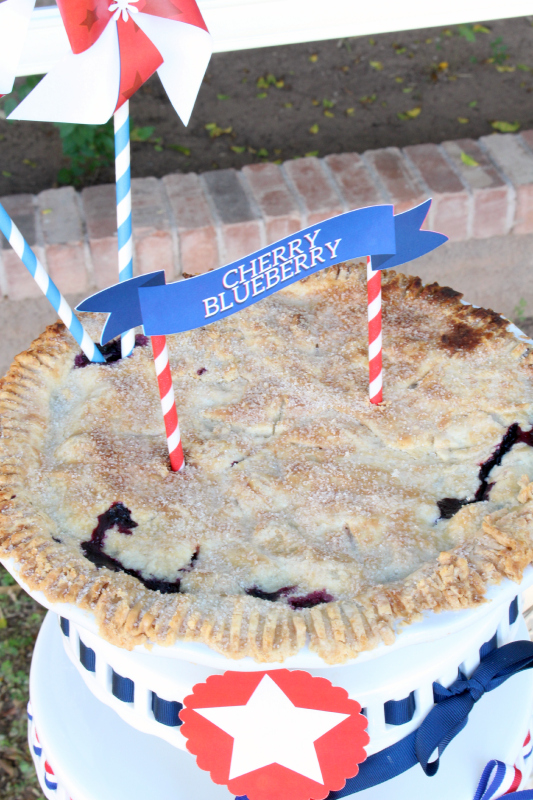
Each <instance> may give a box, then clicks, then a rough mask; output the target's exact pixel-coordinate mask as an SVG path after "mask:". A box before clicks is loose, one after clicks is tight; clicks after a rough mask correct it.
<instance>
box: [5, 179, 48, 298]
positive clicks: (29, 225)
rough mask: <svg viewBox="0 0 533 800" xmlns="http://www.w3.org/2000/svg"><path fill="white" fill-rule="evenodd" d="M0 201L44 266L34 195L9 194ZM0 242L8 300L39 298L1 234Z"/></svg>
mask: <svg viewBox="0 0 533 800" xmlns="http://www.w3.org/2000/svg"><path fill="white" fill-rule="evenodd" d="M0 202H1V203H2V205H3V206H4V208H5V210H6V211H7V213H8V214H9V216H10V217H11V219H12V220H13V222H14V223H15V225H16V226H17V227H18V228H19V230H20V232H21V233H22V235H23V236H24V238H25V239H26V241H27V242H28V244H29V245H30V247H31V248H32V249H33V251H34V253H35V255H36V256H37V258H38V259H39V260H40V261H41V262H42V263H43V266H44V265H45V256H44V249H43V247H42V246H41V244H40V243H38V240H37V226H36V210H35V202H34V197H33V195H31V194H16V195H9V196H8V197H2V198H1V201H0ZM0 243H1V247H2V261H3V265H4V279H5V287H4V290H5V292H6V294H7V296H8V297H9V299H10V300H24V299H26V298H27V297H41V296H42V292H41V290H40V289H39V287H38V286H37V284H36V283H35V281H34V280H33V278H32V276H31V275H30V273H29V272H28V270H27V269H26V267H25V266H24V265H23V264H22V262H21V260H20V258H19V257H18V256H17V254H16V253H15V251H14V250H13V248H12V247H11V246H10V244H9V243H8V241H7V239H5V238H4V236H2V234H0Z"/></svg>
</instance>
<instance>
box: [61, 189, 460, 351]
mask: <svg viewBox="0 0 533 800" xmlns="http://www.w3.org/2000/svg"><path fill="white" fill-rule="evenodd" d="M430 203H431V201H430V200H427V201H426V202H424V203H422V204H421V205H419V206H416V208H411V209H410V210H409V211H406V212H404V213H403V214H398V215H396V216H394V213H393V207H392V206H391V205H381V206H371V207H369V208H358V209H355V210H354V211H348V212H347V213H346V214H340V215H339V216H337V217H333V218H331V219H327V220H324V221H323V222H319V223H318V224H317V225H312V226H311V227H309V228H305V229H303V230H301V231H298V232H297V233H293V234H291V235H290V236H287V237H285V238H284V239H281V240H280V241H279V242H276V243H274V244H271V245H269V246H268V247H263V248H262V249H261V250H257V252H255V253H251V254H250V255H248V256H245V257H244V258H241V259H239V260H238V261H234V262H233V263H232V264H227V265H226V266H224V267H220V268H219V269H215V270H213V271H212V272H207V273H205V274H204V275H197V276H196V277H194V278H190V279H189V280H186V281H177V282H176V283H170V284H168V285H166V284H165V273H164V272H162V271H159V272H153V273H151V274H150V275H138V276H137V277H136V278H131V279H130V280H128V281H123V282H122V283H119V284H116V285H115V286H110V287H109V288H108V289H104V290H103V291H101V292H97V294H94V295H92V297H89V298H87V299H86V300H84V301H83V302H82V303H80V304H79V306H78V307H77V308H78V310H79V311H107V312H109V314H110V316H109V318H108V320H107V322H106V324H105V326H104V329H103V331H102V337H101V343H102V344H105V343H106V342H108V341H109V340H110V339H113V338H114V337H115V336H118V335H119V334H121V333H123V332H124V331H127V330H130V329H131V328H134V327H136V326H137V325H143V326H144V330H145V333H146V335H147V336H158V335H167V334H170V333H181V332H182V331H187V330H193V329H194V328H199V327H202V326H203V325H209V324H210V323H211V322H217V321H218V320H220V319H224V318H225V317H227V316H230V315H231V314H235V313H236V312H237V311H240V310H242V309H243V308H246V307H247V306H250V305H252V304H253V303H257V302H259V300H262V299H263V298H265V297H268V296H269V295H271V294H274V292H278V291H279V290H280V289H283V288H284V287H285V286H289V285H290V284H292V283H295V282H296V281H299V280H301V279H302V278H305V277H306V276H308V275H312V274H313V273H315V272H319V271H320V270H322V269H326V268H327V267H331V266H334V265H335V264H340V263H342V262H343V261H348V260H350V259H354V258H362V257H365V256H372V268H373V269H374V270H381V269H388V268H389V267H396V266H399V265H400V264H405V263H406V262H407V261H412V260H413V259H415V258H418V257H419V256H422V255H424V254H425V253H429V252H431V250H434V249H435V248H436V247H439V245H441V244H443V243H444V242H445V241H447V237H446V236H444V235H443V234H441V233H435V232H434V231H423V230H420V228H421V226H422V224H423V222H424V219H425V217H426V215H427V213H428V211H429V206H430Z"/></svg>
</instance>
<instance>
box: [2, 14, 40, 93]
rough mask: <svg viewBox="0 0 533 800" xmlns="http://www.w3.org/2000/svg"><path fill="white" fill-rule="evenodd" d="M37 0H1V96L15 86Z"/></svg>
mask: <svg viewBox="0 0 533 800" xmlns="http://www.w3.org/2000/svg"><path fill="white" fill-rule="evenodd" d="M34 5H35V0H4V2H2V0H0V97H2V96H3V95H4V94H9V92H10V91H11V90H12V88H13V83H14V81H15V75H16V72H17V67H18V65H19V62H20V57H21V55H22V49H23V47H24V42H25V41H26V35H27V33H28V25H29V24H30V17H31V15H32V11H33V7H34Z"/></svg>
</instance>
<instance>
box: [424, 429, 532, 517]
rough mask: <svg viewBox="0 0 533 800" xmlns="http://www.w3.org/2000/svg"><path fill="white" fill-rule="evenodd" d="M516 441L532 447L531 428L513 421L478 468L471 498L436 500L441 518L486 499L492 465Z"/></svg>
mask: <svg viewBox="0 0 533 800" xmlns="http://www.w3.org/2000/svg"><path fill="white" fill-rule="evenodd" d="M517 442H523V443H524V444H527V445H529V446H530V447H533V430H531V431H523V430H522V428H521V427H520V425H518V423H516V422H515V424H514V425H511V427H510V428H508V429H507V431H506V433H505V435H504V437H503V439H502V440H501V442H500V444H499V445H498V447H497V448H496V449H495V451H494V453H493V454H492V455H491V457H490V458H488V459H487V460H486V461H485V462H484V463H483V464H481V467H480V469H479V481H480V484H479V488H478V490H477V492H476V494H475V495H474V499H473V500H465V499H461V498H458V497H444V498H443V499H442V500H437V505H438V507H439V510H440V518H441V519H451V518H452V517H453V516H454V514H457V512H458V511H459V509H460V508H462V507H463V506H466V505H470V503H480V502H482V501H483V500H488V499H489V495H490V490H491V489H492V486H493V484H492V483H489V482H488V477H489V475H490V473H491V470H492V469H493V468H494V467H499V466H500V464H501V463H502V459H503V457H504V456H505V455H507V453H508V452H509V451H510V450H511V449H512V448H513V447H514V445H515V444H517Z"/></svg>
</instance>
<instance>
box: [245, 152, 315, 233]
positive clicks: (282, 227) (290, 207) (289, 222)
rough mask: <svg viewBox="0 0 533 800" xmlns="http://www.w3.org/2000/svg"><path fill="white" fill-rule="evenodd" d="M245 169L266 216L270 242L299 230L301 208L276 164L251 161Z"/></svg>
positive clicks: (265, 221) (251, 187)
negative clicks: (252, 162) (253, 162)
mask: <svg viewBox="0 0 533 800" xmlns="http://www.w3.org/2000/svg"><path fill="white" fill-rule="evenodd" d="M242 173H243V175H244V177H245V178H246V180H247V181H248V185H249V186H250V189H251V191H252V193H253V196H254V199H255V201H256V203H257V205H258V206H259V209H260V211H261V214H262V216H263V222H264V224H265V231H266V239H267V244H271V243H272V242H276V241H277V240H278V239H283V238H284V237H285V236H289V235H290V234H291V233H294V232H295V231H298V230H300V228H301V227H302V218H301V215H300V209H299V208H298V204H297V203H296V200H295V198H294V196H293V194H292V192H291V190H290V189H289V187H288V185H287V182H286V180H285V178H284V176H283V172H282V171H281V169H280V168H279V167H278V165H277V164H251V165H249V166H247V167H244V168H243V170H242Z"/></svg>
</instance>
